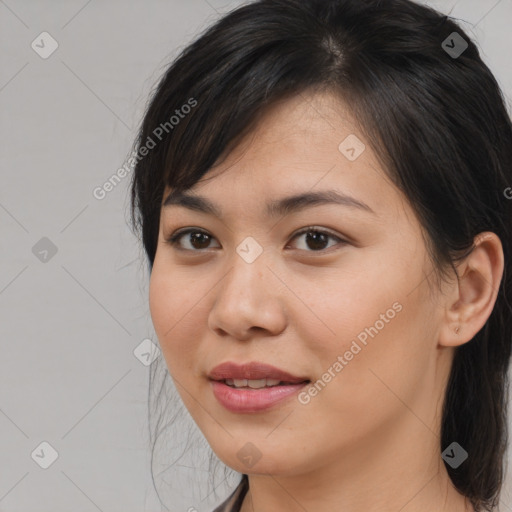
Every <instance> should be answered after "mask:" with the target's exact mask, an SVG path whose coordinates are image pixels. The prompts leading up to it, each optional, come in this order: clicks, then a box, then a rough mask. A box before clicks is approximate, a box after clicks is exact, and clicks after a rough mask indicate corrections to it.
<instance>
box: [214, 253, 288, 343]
mask: <svg viewBox="0 0 512 512" xmlns="http://www.w3.org/2000/svg"><path fill="white" fill-rule="evenodd" d="M263 256H264V255H261V256H260V257H259V258H258V259H257V260H256V261H254V262H252V263H247V262H246V261H244V260H243V259H242V258H241V257H239V256H238V255H237V254H236V255H235V257H234V258H233V265H232V267H231V269H230V270H229V271H228V272H227V274H226V275H225V277H224V278H223V279H222V280H221V282H220V283H219V284H218V287H216V289H217V292H216V296H215V299H214V302H213V306H212V309H211V311H210V313H209V316H208V327H209V328H210V329H211V330H212V331H214V332H215V333H216V334H217V335H218V336H224V337H226V336H231V337H232V338H236V339H237V340H243V341H246V340H249V339H251V338H253V337H254V336H255V335H257V333H258V331H264V333H265V334H264V335H265V336H276V335H278V334H280V333H281V332H282V331H283V330H284V329H285V328H286V324H287V318H286V308H285V307H284V300H285V297H284V295H282V294H281V292H279V290H282V288H283V287H282V286H281V282H280V281H279V279H278V278H277V277H276V276H275V275H274V273H273V272H272V271H271V270H270V269H269V268H268V266H267V263H268V261H267V260H266V258H264V257H263Z"/></svg>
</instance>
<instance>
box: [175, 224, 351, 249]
mask: <svg viewBox="0 0 512 512" xmlns="http://www.w3.org/2000/svg"><path fill="white" fill-rule="evenodd" d="M311 232H313V233H319V234H323V235H327V236H328V237H329V238H332V239H335V240H336V241H337V242H338V245H342V246H343V245H346V244H348V242H347V241H346V240H343V239H342V238H340V237H339V236H337V235H334V234H333V233H331V232H330V231H327V230H325V229H320V228H317V227H316V226H308V227H305V228H302V229H301V230H299V231H298V232H297V233H295V234H294V235H293V236H292V238H291V239H292V240H295V238H298V237H299V236H301V235H304V234H306V233H311ZM190 233H200V234H203V235H207V236H210V237H211V238H214V237H212V236H211V235H210V234H209V233H208V232H206V231H203V230H202V229H198V228H186V229H183V230H178V231H176V232H174V233H173V234H171V235H170V236H168V237H166V238H165V241H166V242H167V243H168V244H170V245H171V246H173V247H176V248H177V249H178V250H181V251H188V252H197V253H201V252H205V251H207V250H208V249H183V248H182V247H177V246H178V243H179V241H180V239H181V238H182V237H183V236H185V235H187V234H190ZM332 247H334V246H331V247H328V248H326V249H319V250H318V251H312V250H311V251H305V252H310V253H325V252H326V251H329V249H331V248H332ZM299 250H303V249H299Z"/></svg>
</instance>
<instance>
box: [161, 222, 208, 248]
mask: <svg viewBox="0 0 512 512" xmlns="http://www.w3.org/2000/svg"><path fill="white" fill-rule="evenodd" d="M185 235H193V236H189V237H187V238H186V239H185V240H186V241H187V242H189V244H191V247H190V246H189V247H182V246H181V245H180V241H181V239H182V238H183V237H184V236H185ZM212 239H213V237H212V236H211V235H209V234H208V233H206V231H202V230H201V229H197V228H187V229H182V230H178V231H176V232H175V233H173V234H172V235H171V236H169V237H167V238H166V239H165V240H166V242H167V243H169V244H171V245H172V246H173V247H176V246H177V249H179V250H183V251H195V252H200V251H199V250H200V249H207V248H208V244H209V243H210V241H211V240H212ZM196 249H199V250H196Z"/></svg>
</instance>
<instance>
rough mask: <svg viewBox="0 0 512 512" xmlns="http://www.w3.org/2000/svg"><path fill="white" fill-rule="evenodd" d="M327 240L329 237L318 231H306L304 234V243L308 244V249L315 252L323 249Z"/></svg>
mask: <svg viewBox="0 0 512 512" xmlns="http://www.w3.org/2000/svg"><path fill="white" fill-rule="evenodd" d="M328 239H329V237H328V235H327V234H325V233H320V232H319V231H308V232H307V233H306V243H307V244H308V247H309V248H310V249H315V250H322V249H325V246H326V245H327V242H328ZM311 240H312V241H313V246H311V244H310V243H308V242H309V241H311Z"/></svg>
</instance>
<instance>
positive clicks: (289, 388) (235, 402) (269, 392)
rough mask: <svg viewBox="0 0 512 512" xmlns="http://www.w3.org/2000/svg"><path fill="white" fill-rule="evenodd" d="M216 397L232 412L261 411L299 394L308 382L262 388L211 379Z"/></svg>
mask: <svg viewBox="0 0 512 512" xmlns="http://www.w3.org/2000/svg"><path fill="white" fill-rule="evenodd" d="M211 384H212V388H213V394H214V395H215V398H216V399H217V400H218V401H219V402H220V403H221V405H223V406H224V407H225V408H226V409H228V411H231V412H238V413H242V412H259V411H264V410H265V409H270V408H271V407H273V406H274V405H276V404H277V403H279V402H281V401H283V400H285V399H286V398H289V397H291V396H293V395H295V394H297V393H298V392H299V391H300V390H301V389H302V388H303V387H304V386H306V385H307V384H308V383H307V382H301V383H300V384H286V385H283V386H271V387H266V388H260V389H247V388H233V387H231V386H228V385H227V384H225V383H224V382H220V381H215V380H214V381H211Z"/></svg>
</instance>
